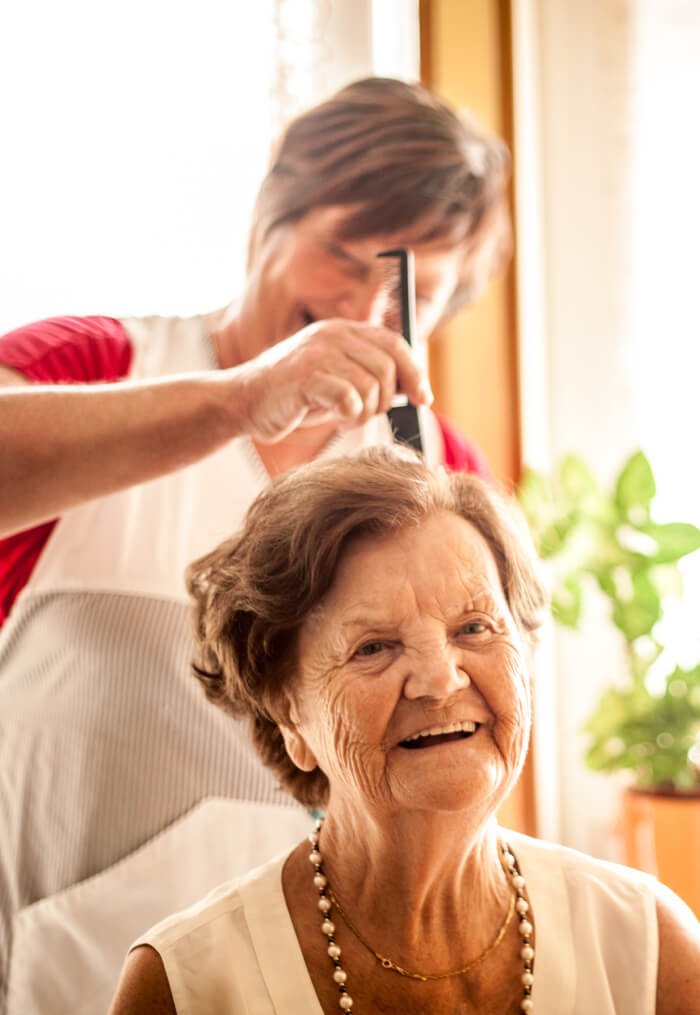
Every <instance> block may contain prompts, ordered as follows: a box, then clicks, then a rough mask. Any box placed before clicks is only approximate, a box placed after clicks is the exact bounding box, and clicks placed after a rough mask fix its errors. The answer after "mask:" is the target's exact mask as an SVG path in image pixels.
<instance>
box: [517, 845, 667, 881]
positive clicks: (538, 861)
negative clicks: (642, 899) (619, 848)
mask: <svg viewBox="0 0 700 1015" xmlns="http://www.w3.org/2000/svg"><path fill="white" fill-rule="evenodd" d="M503 837H504V838H506V839H507V841H509V842H510V843H511V845H512V847H513V850H514V852H515V854H516V856H517V857H518V859H519V860H520V862H521V863H522V864H524V865H525V866H532V868H533V869H532V876H533V877H535V878H536V879H538V880H539V878H538V875H539V872H540V871H541V870H543V869H545V868H546V869H547V870H548V871H549V875H548V876H549V877H551V875H552V873H553V871H554V870H556V871H557V872H558V873H559V874H560V875H561V877H562V878H563V879H564V880H565V882H566V883H567V884H582V885H583V884H589V885H590V886H591V887H593V886H596V885H600V886H606V887H609V886H614V885H619V887H620V889H621V890H622V891H623V892H627V891H629V892H632V893H638V892H640V891H641V892H644V893H647V892H651V893H652V894H654V892H655V891H656V885H657V884H658V882H657V880H656V878H655V877H654V876H653V875H651V874H646V873H644V872H643V871H638V870H634V869H633V868H631V867H626V866H624V865H623V864H621V863H615V862H613V861H611V860H601V859H599V858H598V857H594V856H591V855H590V854H588V853H583V852H581V851H580V850H577V849H572V848H571V847H570V846H563V845H561V844H560V843H556V842H549V841H547V840H546V839H534V838H532V837H531V836H527V835H523V834H522V833H520V832H504V833H503ZM526 880H527V877H526Z"/></svg>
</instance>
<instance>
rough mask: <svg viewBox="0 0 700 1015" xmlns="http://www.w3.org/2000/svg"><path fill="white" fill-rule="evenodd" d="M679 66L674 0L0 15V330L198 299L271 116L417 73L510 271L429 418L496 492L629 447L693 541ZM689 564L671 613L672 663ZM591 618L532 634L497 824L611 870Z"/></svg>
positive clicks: (218, 298)
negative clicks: (439, 420)
mask: <svg viewBox="0 0 700 1015" xmlns="http://www.w3.org/2000/svg"><path fill="white" fill-rule="evenodd" d="M698 52H700V6H699V5H698V4H697V3H695V2H693V0H565V2H564V0H421V2H418V0H255V3H250V2H244V0H198V2H197V3H196V4H195V3H186V2H180V0H167V2H166V0H138V2H137V0H121V2H120V3H119V4H115V3H106V2H100V0H62V2H61V3H60V4H56V3H52V2H50V0H22V2H21V3H19V2H16V3H11V4H5V5H3V8H2V12H1V13H0V95H1V96H2V99H1V100H0V138H1V139H2V142H1V143H2V153H3V154H2V160H1V163H0V165H1V167H2V168H1V169H0V174H1V177H2V183H1V187H0V330H2V331H6V330H9V329H11V328H12V327H14V326H17V325H20V324H22V323H26V322H28V321H31V320H35V319H39V318H42V317H47V316H52V315H58V314H89V313H99V314H111V315H120V314H129V315H135V314H149V313H158V314H190V313H196V312H201V311H202V310H210V309H211V308H213V307H215V306H219V305H221V306H223V305H224V304H226V303H228V302H229V301H230V299H231V298H232V296H233V295H234V294H235V293H236V291H237V289H238V287H239V286H240V284H241V280H242V278H243V272H244V261H245V246H246V234H247V228H248V220H249V215H250V211H251V206H252V201H253V198H254V195H255V191H256V187H257V184H258V182H259V180H260V178H261V176H262V173H263V170H264V167H265V164H266V160H267V157H268V153H269V146H270V142H271V140H272V138H273V137H274V136H275V134H276V133H277V131H278V130H279V128H280V126H281V124H282V123H283V122H284V121H285V120H286V119H288V118H289V117H290V116H291V115H293V114H294V113H296V112H297V111H299V110H301V109H303V108H304V107H305V106H307V105H309V104H310V103H312V102H315V101H317V100H319V99H321V98H323V97H325V96H326V95H328V94H329V93H330V92H332V91H333V90H335V89H336V88H337V87H339V86H341V85H343V84H345V83H346V82H348V81H350V80H352V79H355V78H358V77H362V76H365V75H368V74H382V75H390V76H397V77H403V78H406V79H410V80H413V79H418V78H421V79H422V80H423V81H424V82H425V83H426V84H428V85H430V86H431V87H433V88H434V89H436V90H437V91H438V92H439V93H440V94H441V95H443V96H444V97H445V98H447V99H448V100H450V101H451V102H453V103H456V104H459V105H464V106H467V107H469V108H470V109H471V110H472V111H473V112H474V113H475V114H476V116H477V117H478V119H480V120H481V122H482V123H483V125H484V126H485V127H487V128H489V129H490V130H491V131H493V132H495V133H497V134H500V135H501V136H503V137H504V138H505V139H506V140H507V142H508V143H509V145H510V147H511V149H512V151H513V157H514V158H513V161H514V173H513V185H512V208H513V214H514V221H515V234H516V246H515V257H514V259H513V262H512V264H511V266H510V268H509V270H508V271H507V273H506V274H505V275H504V276H503V277H502V278H500V279H498V280H496V282H494V283H493V284H492V285H491V287H490V289H489V291H488V292H487V294H486V295H485V296H484V297H483V298H482V299H481V300H480V302H479V303H478V304H477V305H476V306H475V307H473V308H472V309H470V310H468V311H467V312H466V313H464V314H462V315H461V316H460V317H459V318H457V319H455V320H454V321H453V322H451V323H450V326H449V328H448V329H446V332H445V333H444V334H441V335H438V336H436V338H435V341H434V342H433V343H432V344H431V352H430V359H431V372H432V377H433V384H434V388H435V391H436V395H437V403H438V408H440V409H442V410H443V411H445V412H446V413H447V414H448V415H450V416H451V417H452V418H453V419H454V421H455V422H456V423H457V424H458V425H459V426H460V427H461V428H462V429H464V430H465V431H466V432H467V433H469V434H471V435H472V436H473V437H474V438H475V439H476V440H477V442H478V443H479V444H480V445H481V446H482V448H483V449H484V451H485V452H486V454H487V456H488V457H489V459H490V461H491V463H492V465H493V468H494V471H495V472H496V474H497V477H498V478H499V479H500V480H501V481H503V482H504V483H506V484H508V485H509V486H511V487H512V486H513V485H514V484H516V483H517V481H518V479H519V477H520V475H521V473H522V470H523V467H524V465H533V466H536V467H538V468H541V469H544V470H545V471H547V470H550V469H551V468H552V467H553V465H554V464H555V463H556V462H557V461H558V460H559V459H560V458H561V457H562V456H563V455H564V454H566V453H570V452H573V453H576V454H578V455H580V456H581V457H582V458H584V459H585V461H586V462H587V463H588V465H589V467H590V468H591V470H592V471H593V472H594V473H595V475H596V476H597V477H598V478H599V479H600V481H601V482H602V483H608V482H610V481H611V480H612V477H613V476H614V475H615V474H616V473H617V472H618V471H619V469H620V466H621V465H622V463H623V461H624V460H625V458H626V457H627V456H628V455H629V454H631V453H632V452H633V451H634V450H636V449H637V448H643V449H644V451H645V453H646V455H647V456H648V458H649V460H650V462H651V464H652V466H653V469H654V472H655V474H656V480H657V485H658V496H657V499H656V514H657V516H658V518H659V520H661V521H664V520H665V519H674V520H675V519H682V520H684V521H693V522H695V523H696V524H699V523H700V469H698V467H697V458H698V454H697V438H698V431H699V429H700V428H699V426H698V422H697V416H698V408H697V404H698V399H697V386H698V380H699V378H700V354H699V353H698V348H699V344H700V343H699V342H698V330H699V329H698V320H697V317H698V311H697V302H698V301H697V293H698V289H699V288H700V287H699V285H698V281H697V277H696V276H697V262H698V236H699V235H700V198H699V197H698V184H697V181H698V179H699V178H700V137H699V134H698V131H697V127H695V126H693V124H694V123H695V117H694V115H693V114H694V109H695V104H696V99H697V98H698V96H700V64H699V63H698V60H697V53H698ZM698 556H699V555H698V554H695V557H693V558H691V559H689V561H688V562H687V564H686V565H685V566H684V570H685V582H686V597H685V607H684V610H685V612H683V613H682V614H680V613H679V614H677V615H675V620H674V623H675V628H676V637H677V639H678V642H679V648H678V652H679V653H686V656H687V655H688V653H690V654H692V652H693V651H696V650H697V654H696V658H695V662H697V661H698V659H700V640H699V638H698V635H699V631H700V622H699V621H698V618H699V617H700V574H699V573H698V572H699V570H700V566H699V565H698V562H697V561H696V559H695V558H697V557H698ZM603 609H604V606H602V605H601V606H597V605H596V604H595V602H594V604H593V606H592V607H591V608H590V610H589V612H588V613H587V614H586V616H585V617H584V620H583V628H582V631H581V632H580V633H571V634H569V633H568V632H567V633H565V634H564V633H562V632H561V631H559V630H557V631H553V630H552V631H550V632H549V633H548V635H547V637H546V638H545V640H544V645H543V649H542V658H541V662H540V667H539V674H538V683H537V693H536V724H535V740H534V751H533V761H532V762H531V764H530V766H529V768H528V770H527V771H526V772H525V774H524V777H523V779H522V781H521V785H520V788H519V790H518V793H517V794H516V795H515V797H514V798H513V799H512V801H511V802H510V805H509V809H508V812H507V814H506V815H504V818H505V819H507V820H508V821H509V822H511V823H513V824H515V825H516V826H517V827H520V828H522V829H524V830H527V831H530V832H537V833H538V834H540V835H542V836H544V837H547V838H551V839H555V840H558V841H561V842H563V843H565V844H567V845H570V846H574V847H577V848H579V849H583V850H586V851H588V852H591V853H593V854H595V855H598V856H601V857H607V858H612V859H620V858H621V857H622V853H621V846H620V838H619V834H618V832H617V827H618V818H617V814H618V809H619V801H620V787H619V783H618V781H617V779H615V778H610V777H609V776H604V775H600V774H596V773H593V772H591V771H589V770H587V769H586V768H585V767H584V764H583V755H584V753H585V747H586V736H585V735H584V734H583V733H582V731H581V726H582V723H583V721H584V719H585V718H586V717H587V716H588V715H589V714H590V713H591V711H592V710H593V708H594V706H595V704H596V702H597V700H598V697H599V695H600V692H601V690H602V689H603V688H604V687H606V686H607V685H608V684H610V683H611V681H614V680H615V678H616V674H617V673H618V672H619V671H620V670H621V668H622V667H623V666H624V663H623V662H622V661H621V657H620V653H621V646H620V643H619V638H618V637H617V636H616V632H615V631H614V630H613V629H612V628H611V627H610V625H606V624H601V623H599V619H600V618H599V616H598V614H599V613H600V611H601V610H603ZM680 643H683V644H682V645H681V644H680ZM697 834H698V836H699V841H698V843H697V848H700V832H698V833H697Z"/></svg>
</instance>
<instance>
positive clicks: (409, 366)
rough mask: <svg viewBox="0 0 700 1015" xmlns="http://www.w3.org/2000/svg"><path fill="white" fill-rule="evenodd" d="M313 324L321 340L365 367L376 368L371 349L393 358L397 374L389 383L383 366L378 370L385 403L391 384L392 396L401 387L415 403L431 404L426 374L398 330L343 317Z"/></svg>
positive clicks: (431, 398)
mask: <svg viewBox="0 0 700 1015" xmlns="http://www.w3.org/2000/svg"><path fill="white" fill-rule="evenodd" d="M312 327H313V328H316V329H318V330H317V331H316V337H317V338H318V339H320V340H325V341H327V342H329V344H330V345H331V346H336V345H339V346H340V348H341V349H342V350H343V351H344V352H346V354H347V355H349V356H351V357H352V358H353V359H355V360H356V361H357V362H360V363H362V365H363V366H365V368H368V369H373V367H372V363H374V362H377V360H376V357H373V359H370V358H369V357H370V356H372V350H377V351H378V352H380V353H384V354H385V355H387V356H389V357H390V359H391V361H392V363H393V368H392V369H393V371H394V377H393V378H391V381H390V382H389V378H388V377H387V375H386V373H385V367H384V366H381V367H379V368H378V371H375V374H376V376H377V378H378V379H379V380H380V383H381V384H382V387H383V391H382V395H383V398H382V399H381V401H382V402H385V396H386V388H387V387H388V386H391V389H392V390H391V397H393V395H394V394H395V390H396V388H398V390H399V391H401V392H403V393H404V394H405V395H407V397H408V398H409V400H410V401H411V402H413V403H414V404H415V405H424V404H425V405H430V404H431V402H432V401H433V394H432V391H431V390H430V383H429V381H428V376H427V373H426V372H425V370H424V369H423V367H421V365H420V364H419V363H418V362H417V360H416V359H415V358H414V352H413V350H412V349H411V347H410V346H409V344H408V343H407V342H406V340H405V339H404V338H403V336H402V335H400V334H398V332H396V331H390V330H389V329H388V328H384V327H380V326H376V325H371V324H365V323H361V322H356V321H346V320H344V319H343V318H331V319H330V320H327V321H319V322H317V324H315V325H312ZM300 334H303V333H300ZM358 343H359V345H358Z"/></svg>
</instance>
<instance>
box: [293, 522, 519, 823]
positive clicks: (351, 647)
mask: <svg viewBox="0 0 700 1015" xmlns="http://www.w3.org/2000/svg"><path fill="white" fill-rule="evenodd" d="M288 696H289V699H290V706H291V707H290V712H289V716H290V724H289V725H288V726H286V727H284V728H283V733H284V738H285V743H286V746H287V751H288V753H289V754H290V756H291V758H292V760H293V761H294V762H295V763H296V764H297V765H298V766H299V767H300V768H302V769H304V770H306V771H310V770H312V769H313V768H314V767H316V766H317V765H318V766H319V767H320V768H321V770H322V771H323V772H324V773H325V774H326V776H327V777H328V779H329V783H330V799H331V801H332V802H333V803H334V805H335V804H337V803H339V802H340V801H341V800H344V801H345V802H346V803H347V804H349V805H350V806H358V805H361V806H364V807H366V808H371V809H373V810H377V809H378V810H387V809H389V810H392V809H397V808H403V809H411V808H412V809H429V810H460V809H465V808H473V809H475V810H478V811H480V812H483V815H484V817H485V816H487V815H488V814H490V813H491V812H493V810H495V808H496V807H497V806H498V804H499V803H500V802H501V800H502V799H503V797H504V796H505V795H506V794H507V792H508V791H509V789H510V788H511V786H512V785H513V783H514V782H515V780H516V779H517V777H518V775H519V772H520V769H521V767H522V764H523V761H524V758H525V754H526V751H527V742H528V736H529V727H530V693H529V681H528V675H527V672H526V665H525V658H524V652H523V648H522V646H521V640H520V635H519V632H518V629H517V627H516V624H515V622H514V620H513V617H512V616H511V613H510V610H509V608H508V604H507V602H506V598H505V595H504V593H503V588H502V586H501V581H500V577H499V573H498V569H497V567H496V563H495V561H494V558H493V556H492V554H491V551H490V549H489V547H488V545H487V543H486V541H485V540H484V538H483V537H482V536H481V534H480V533H479V532H478V531H477V529H476V528H474V526H472V525H471V524H470V523H469V522H467V521H465V520H464V519H463V518H461V517H459V516H458V515H456V514H454V513H452V512H448V511H439V512H435V513H433V514H432V515H430V516H429V517H427V518H426V519H425V520H424V521H422V522H421V523H420V524H419V525H415V526H413V525H412V526H409V527H406V528H404V529H402V530H400V531H399V532H398V533H397V534H394V535H389V536H362V537H356V538H355V539H354V540H352V541H351V542H350V543H349V544H348V546H347V547H346V549H345V552H344V554H343V557H342V558H341V561H340V564H339V567H338V570H337V573H336V577H335V580H334V582H333V585H332V586H331V588H330V590H329V592H328V593H327V595H326V596H325V597H324V599H323V601H322V602H321V604H320V605H319V606H318V607H317V608H316V610H315V611H314V612H313V613H312V614H311V616H310V617H308V618H307V620H306V621H305V623H304V625H303V626H302V629H301V633H300V639H299V654H298V671H297V678H296V680H294V682H293V684H292V686H291V687H290V688H289V691H288Z"/></svg>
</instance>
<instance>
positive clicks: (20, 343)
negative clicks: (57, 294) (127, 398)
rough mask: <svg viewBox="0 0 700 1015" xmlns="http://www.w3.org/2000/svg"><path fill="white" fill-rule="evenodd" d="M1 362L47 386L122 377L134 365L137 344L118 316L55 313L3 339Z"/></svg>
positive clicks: (18, 329) (26, 325)
mask: <svg viewBox="0 0 700 1015" xmlns="http://www.w3.org/2000/svg"><path fill="white" fill-rule="evenodd" d="M0 363H2V364H3V365H4V366H7V367H12V368H13V369H14V370H18V371H19V372H20V373H23V374H24V375H25V376H26V377H28V378H29V379H30V380H32V381H40V382H42V383H45V384H51V383H54V384H55V383H60V382H70V381H76V382H78V383H89V382H90V381H116V380H119V379H120V378H122V377H126V375H127V374H128V372H129V367H130V366H131V342H130V341H129V336H128V335H127V333H126V332H125V330H124V326H123V325H122V324H121V322H120V321H117V320H115V319H114V318H113V317H51V318H49V319H48V320H46V321H37V322H36V323H35V324H25V325H24V327H22V328H17V329H16V330H15V331H9V332H8V333H7V334H6V335H2V336H1V337H0Z"/></svg>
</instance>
